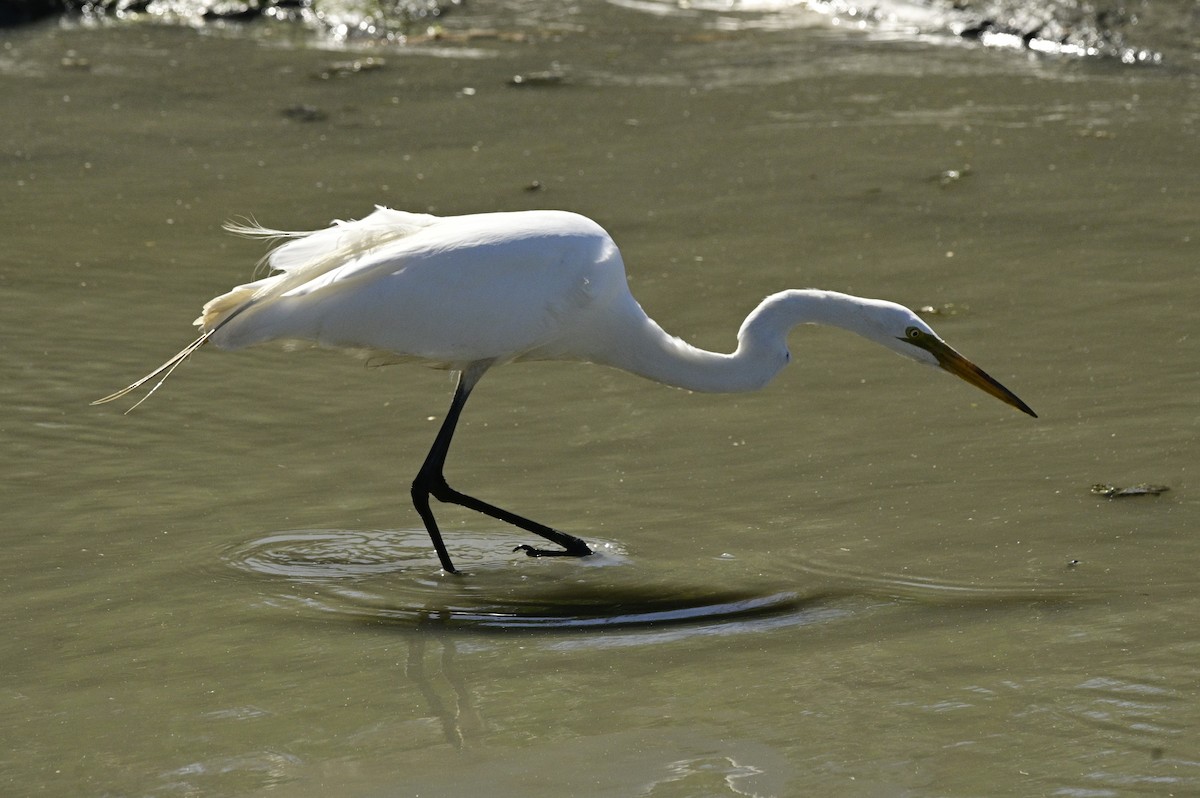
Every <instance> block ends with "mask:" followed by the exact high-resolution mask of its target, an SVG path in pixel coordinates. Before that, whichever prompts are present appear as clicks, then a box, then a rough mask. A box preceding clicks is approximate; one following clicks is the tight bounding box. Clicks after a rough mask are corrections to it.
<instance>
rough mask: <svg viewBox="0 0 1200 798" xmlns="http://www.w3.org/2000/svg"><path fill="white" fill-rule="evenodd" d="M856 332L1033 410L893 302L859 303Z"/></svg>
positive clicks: (1017, 406) (998, 397)
mask: <svg viewBox="0 0 1200 798" xmlns="http://www.w3.org/2000/svg"><path fill="white" fill-rule="evenodd" d="M861 308H862V314H861V316H860V325H861V327H860V329H859V330H858V332H860V333H861V334H862V335H864V336H865V337H867V338H870V339H871V340H873V341H875V342H877V343H879V344H882V345H883V346H886V347H887V348H888V349H891V350H892V351H893V352H896V353H898V354H901V355H904V356H905V357H909V358H912V359H913V360H916V361H918V362H921V363H924V364H926V365H929V366H936V367H938V368H940V369H942V370H943V371H948V372H950V373H951V374H953V375H954V376H956V377H959V378H960V379H963V380H965V381H966V382H969V383H970V384H971V385H974V386H975V387H976V388H979V389H980V390H982V391H984V392H985V393H988V394H991V395H992V396H994V397H996V398H997V399H999V400H1000V401H1002V402H1004V403H1005V404H1008V405H1011V406H1012V407H1015V408H1016V409H1018V410H1020V411H1021V412H1022V413H1028V414H1029V415H1031V416H1033V417H1034V418H1037V413H1035V412H1033V410H1032V409H1031V408H1030V407H1029V405H1027V404H1025V403H1024V402H1022V401H1021V400H1020V399H1019V398H1018V397H1017V395H1016V394H1014V393H1013V392H1012V391H1010V390H1008V389H1007V388H1005V387H1004V386H1003V385H1001V384H1000V383H999V382H997V381H996V380H995V379H994V378H993V377H992V376H991V375H989V374H988V373H987V372H986V371H984V370H983V369H981V368H979V366H976V365H975V364H974V363H972V362H971V361H970V360H967V359H966V358H965V357H963V356H962V355H960V354H959V353H958V352H956V351H955V350H954V348H953V347H951V346H950V345H949V344H947V343H946V342H945V341H943V340H942V339H941V336H939V335H938V334H937V333H935V332H934V331H933V328H932V327H930V326H929V325H928V324H926V323H925V322H924V320H922V319H921V317H919V316H918V315H917V314H916V313H914V312H913V311H911V310H909V309H908V308H906V307H904V306H903V305H897V304H896V303H894V302H884V301H881V300H866V302H864V304H863V305H862V306H861Z"/></svg>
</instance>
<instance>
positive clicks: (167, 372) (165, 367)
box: [92, 330, 214, 413]
mask: <svg viewBox="0 0 1200 798" xmlns="http://www.w3.org/2000/svg"><path fill="white" fill-rule="evenodd" d="M213 332H214V331H213V330H209V331H208V332H206V333H204V334H203V335H201V336H200V337H199V338H197V339H196V340H195V341H192V342H191V343H190V344H188V345H187V346H185V347H184V348H183V349H181V350H179V351H178V352H176V353H175V355H174V356H173V357H171V359H170V360H168V361H167V362H166V363H163V364H162V365H161V366H159V367H158V368H156V369H155V370H154V371H152V372H150V373H149V374H147V375H146V376H145V377H142V378H141V379H140V380H138V381H137V382H135V383H132V384H131V385H126V386H125V387H124V388H122V389H121V390H119V391H117V392H116V393H110V394H109V395H108V396H105V397H104V398H103V399H97V400H96V401H94V402H92V404H93V405H102V404H105V403H107V402H111V401H113V400H115V399H120V398H121V397H122V396H125V395H127V394H129V393H132V392H133V391H136V390H137V389H138V388H141V387H142V386H143V385H145V384H146V383H148V382H150V381H151V380H153V379H154V378H155V377H158V378H159V380H158V382H156V383H154V387H153V388H151V389H150V390H148V391H146V395H145V396H143V397H142V398H141V399H138V400H137V401H136V402H134V403H133V405H132V406H131V407H130V408H129V409H128V410H126V411H125V412H126V413H131V412H133V410H134V408H136V407H137V406H138V405H140V404H141V403H142V402H144V401H146V400H147V399H149V398H150V394H152V393H154V392H155V391H157V390H158V389H159V387H160V386H161V385H162V384H163V383H164V382H166V381H167V377H170V376H171V372H173V371H175V369H177V368H179V364H181V363H183V361H185V360H187V359H188V358H189V357H191V355H192V353H193V352H195V351H196V350H197V349H199V348H200V347H202V346H204V344H205V343H207V342H208V339H209V336H211V335H212V334H213ZM160 375H161V376H160Z"/></svg>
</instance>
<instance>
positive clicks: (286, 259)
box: [195, 206, 438, 332]
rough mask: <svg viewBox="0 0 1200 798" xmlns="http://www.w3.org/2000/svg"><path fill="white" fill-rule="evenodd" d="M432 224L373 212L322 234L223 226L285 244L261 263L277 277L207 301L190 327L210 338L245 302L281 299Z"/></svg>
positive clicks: (425, 217)
mask: <svg viewBox="0 0 1200 798" xmlns="http://www.w3.org/2000/svg"><path fill="white" fill-rule="evenodd" d="M437 221H438V217H436V216H431V215H429V214H427V213H409V212H407V211H396V210H392V209H391V208H384V207H382V206H376V207H375V211H374V212H373V213H371V214H370V215H368V216H366V217H364V218H362V219H358V220H352V221H344V220H341V219H338V220H335V221H334V222H333V224H332V225H331V226H329V227H327V228H325V229H323V230H309V231H285V230H272V229H270V228H266V227H263V226H261V225H259V224H257V223H255V222H246V223H235V222H231V223H228V224H226V225H225V229H226V230H228V231H230V232H231V233H236V234H238V235H243V236H247V237H250V238H265V239H290V240H288V241H286V243H284V244H281V245H280V246H278V247H276V248H275V249H273V250H271V252H269V253H268V254H267V256H266V257H265V258H264V261H265V262H266V264H267V265H268V266H270V268H271V269H272V270H273V271H276V272H278V273H277V274H275V275H273V276H271V277H267V278H265V279H262V280H256V281H255V282H252V283H246V284H245V285H239V286H237V287H235V288H233V289H232V290H230V291H228V292H226V293H224V294H222V295H220V296H218V297H214V298H213V299H211V300H209V301H208V302H207V303H206V304H205V305H204V309H203V311H201V313H200V317H199V318H197V319H196V322H195V324H196V326H197V327H200V328H201V330H203V331H204V332H213V331H215V330H216V329H217V328H218V327H220V326H221V325H222V324H223V323H224V322H225V321H227V320H228V319H230V318H232V316H233V314H235V313H237V312H238V311H239V310H241V309H242V308H243V307H245V306H247V305H249V304H250V303H251V302H255V301H258V300H261V299H264V298H266V297H271V296H279V295H280V294H284V293H286V292H288V291H290V290H292V289H293V288H295V287H297V286H300V285H303V284H305V283H308V282H310V281H312V280H314V279H316V278H317V277H320V276H321V275H323V274H326V273H328V272H330V271H332V270H333V269H336V268H338V267H339V266H342V265H344V264H346V263H347V262H349V261H352V260H354V259H355V258H357V257H359V256H361V255H363V254H365V253H367V252H370V251H371V250H374V249H377V248H379V247H381V246H383V245H384V244H387V243H389V242H391V241H395V240H397V239H401V238H405V237H407V236H410V235H412V234H413V233H416V232H418V231H420V230H423V229H425V228H427V227H429V226H431V225H433V224H435V223H437Z"/></svg>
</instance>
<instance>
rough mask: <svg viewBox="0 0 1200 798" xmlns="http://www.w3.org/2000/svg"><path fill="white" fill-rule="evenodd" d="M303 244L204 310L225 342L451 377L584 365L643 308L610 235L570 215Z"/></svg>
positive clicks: (408, 224) (388, 225)
mask: <svg viewBox="0 0 1200 798" xmlns="http://www.w3.org/2000/svg"><path fill="white" fill-rule="evenodd" d="M268 232H269V231H268ZM291 235H294V236H295V240H293V241H291V242H289V243H288V244H285V245H284V246H282V247H280V248H279V249H277V250H275V252H274V253H272V256H271V258H270V263H271V265H272V267H275V268H283V269H285V270H286V271H283V272H281V273H280V274H277V275H273V276H271V277H268V278H266V279H264V280H260V281H258V282H257V283H251V284H249V285H247V286H239V287H238V288H236V289H234V290H233V291H231V292H229V293H228V294H225V295H223V296H221V297H217V298H216V299H214V300H212V302H210V303H209V304H208V305H207V306H206V307H205V315H204V316H202V317H201V319H200V320H198V323H199V324H200V325H201V326H202V328H203V329H205V330H206V331H207V330H209V329H216V330H217V331H216V332H215V333H214V334H213V336H212V341H213V342H214V343H216V344H217V345H218V346H221V347H222V348H230V349H233V348H239V347H243V346H249V345H252V344H257V343H263V342H267V341H275V340H300V341H308V342H312V343H316V344H320V345H322V346H331V347H342V348H355V349H367V350H374V351H379V352H384V353H387V354H388V355H390V356H391V357H392V358H394V359H405V358H412V359H420V360H425V361H430V362H432V363H434V364H439V365H446V366H450V367H458V366H461V365H463V364H465V363H469V362H474V361H478V360H496V361H500V362H503V361H507V360H514V359H523V358H542V357H556V358H561V357H582V356H584V355H582V354H581V353H580V352H579V351H578V349H579V348H580V345H581V342H584V341H586V340H587V338H588V337H589V335H591V334H592V333H593V332H594V329H595V328H596V326H597V325H602V324H603V320H604V319H605V318H607V316H608V315H610V314H611V312H612V311H613V310H614V309H617V308H626V307H627V306H628V304H629V303H632V298H631V297H630V296H629V290H628V287H627V285H626V282H625V273H624V267H623V265H622V262H621V257H620V253H619V252H618V251H617V248H616V245H615V244H614V243H613V241H612V239H611V238H610V237H609V236H608V234H607V233H606V232H605V231H604V230H603V229H602V228H601V227H600V226H599V225H597V224H596V223H595V222H593V221H591V220H590V219H587V218H586V217H583V216H579V215H576V214H572V213H566V212H562V211H525V212H517V213H486V214H474V215H469V216H454V217H444V218H438V217H433V216H427V215H423V214H404V213H402V212H397V211H390V210H388V209H383V208H381V209H379V210H377V211H376V212H375V213H373V214H371V215H370V216H368V217H366V218H365V219H362V220H359V221H355V222H342V223H338V224H336V225H335V226H333V227H330V228H327V229H326V230H321V231H317V232H314V233H308V234H291ZM634 305H635V306H636V303H634Z"/></svg>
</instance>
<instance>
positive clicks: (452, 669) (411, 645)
mask: <svg viewBox="0 0 1200 798" xmlns="http://www.w3.org/2000/svg"><path fill="white" fill-rule="evenodd" d="M430 643H436V645H437V647H438V648H439V649H440V652H434V653H433V654H430V653H429V652H428V651H427V649H428V648H429V644H430ZM407 645H408V658H407V659H406V660H405V662H404V675H405V676H406V677H407V678H408V680H409V681H411V682H412V683H413V684H414V685H415V686H416V688H417V690H418V691H419V692H420V693H421V697H422V698H423V699H424V700H425V705H426V706H427V707H428V709H429V714H430V716H432V717H434V718H437V720H438V722H439V723H440V724H441V727H442V736H443V737H444V738H445V740H446V742H448V743H450V744H451V745H452V746H454V747H455V748H462V747H463V740H464V738H465V737H469V736H472V735H475V734H478V733H479V732H481V731H483V720H482V718H481V717H480V715H479V712H478V710H477V709H476V707H475V702H474V701H473V700H472V698H471V691H470V690H469V689H468V687H467V683H466V681H465V680H464V679H463V678H462V674H460V673H459V671H458V667H457V665H456V662H455V660H456V658H457V656H458V648H457V646H456V645H455V642H454V638H453V637H452V636H449V635H442V634H436V633H435V634H433V635H421V634H417V635H409V636H408V639H407Z"/></svg>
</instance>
